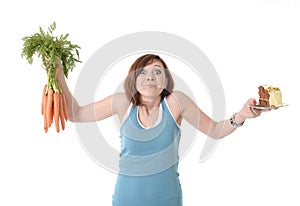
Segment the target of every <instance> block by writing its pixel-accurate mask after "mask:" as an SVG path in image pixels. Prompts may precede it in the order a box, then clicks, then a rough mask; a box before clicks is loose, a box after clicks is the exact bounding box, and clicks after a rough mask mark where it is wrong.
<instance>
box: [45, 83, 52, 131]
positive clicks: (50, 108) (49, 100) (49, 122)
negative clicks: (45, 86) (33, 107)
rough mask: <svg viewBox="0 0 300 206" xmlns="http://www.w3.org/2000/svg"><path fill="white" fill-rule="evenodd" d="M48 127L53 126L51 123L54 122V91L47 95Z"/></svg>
mask: <svg viewBox="0 0 300 206" xmlns="http://www.w3.org/2000/svg"><path fill="white" fill-rule="evenodd" d="M46 115H47V117H46V119H47V126H48V128H49V127H50V126H51V123H52V121H53V89H49V90H48V95H47V113H46Z"/></svg>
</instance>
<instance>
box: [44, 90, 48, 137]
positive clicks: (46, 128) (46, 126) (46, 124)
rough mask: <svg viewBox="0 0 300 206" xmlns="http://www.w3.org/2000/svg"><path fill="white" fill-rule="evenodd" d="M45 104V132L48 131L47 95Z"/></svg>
mask: <svg viewBox="0 0 300 206" xmlns="http://www.w3.org/2000/svg"><path fill="white" fill-rule="evenodd" d="M45 96H46V97H45V100H44V101H45V102H44V103H45V104H44V108H43V114H44V130H45V132H48V122H47V99H48V98H47V95H45Z"/></svg>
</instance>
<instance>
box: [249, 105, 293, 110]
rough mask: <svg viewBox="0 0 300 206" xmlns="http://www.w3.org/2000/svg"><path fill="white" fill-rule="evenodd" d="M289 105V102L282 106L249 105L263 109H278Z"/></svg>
mask: <svg viewBox="0 0 300 206" xmlns="http://www.w3.org/2000/svg"><path fill="white" fill-rule="evenodd" d="M286 106H288V104H282V105H281V106H278V107H275V106H273V107H263V106H260V105H249V107H252V108H254V109H261V110H271V109H278V108H280V107H286Z"/></svg>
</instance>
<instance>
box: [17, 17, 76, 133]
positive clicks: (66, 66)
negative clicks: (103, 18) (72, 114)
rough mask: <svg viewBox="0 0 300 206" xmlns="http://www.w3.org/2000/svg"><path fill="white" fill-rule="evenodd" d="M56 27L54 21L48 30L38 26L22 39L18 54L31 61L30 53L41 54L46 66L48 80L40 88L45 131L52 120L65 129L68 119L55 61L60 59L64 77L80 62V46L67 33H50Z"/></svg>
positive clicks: (57, 128) (58, 129) (57, 129)
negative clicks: (36, 30)
mask: <svg viewBox="0 0 300 206" xmlns="http://www.w3.org/2000/svg"><path fill="white" fill-rule="evenodd" d="M55 28H56V23H55V22H54V23H53V24H52V25H50V27H48V31H47V32H45V31H44V30H43V29H42V28H41V27H40V30H39V33H35V34H34V35H32V36H26V37H24V38H23V39H22V40H23V41H24V45H23V49H22V53H21V56H22V57H26V59H27V61H28V62H29V63H30V64H32V62H33V55H34V54H37V55H38V57H42V61H43V64H44V66H45V68H47V84H46V85H45V86H44V88H43V96H42V108H41V110H42V115H44V129H45V132H48V129H49V128H50V126H51V124H52V123H53V122H54V123H55V128H56V131H57V132H59V131H60V125H61V129H62V130H64V129H65V121H67V119H68V116H67V109H66V101H65V96H64V94H63V91H62V89H61V88H60V85H59V84H58V82H57V79H56V72H57V70H56V63H57V62H58V61H61V65H62V68H61V69H63V72H64V75H65V77H66V78H67V77H68V73H69V71H72V69H73V68H74V67H75V62H81V61H80V60H79V52H78V49H79V48H80V47H79V46H78V45H74V44H72V43H71V42H70V41H69V40H68V39H67V38H68V36H69V34H66V35H60V36H59V37H56V36H53V31H54V30H55Z"/></svg>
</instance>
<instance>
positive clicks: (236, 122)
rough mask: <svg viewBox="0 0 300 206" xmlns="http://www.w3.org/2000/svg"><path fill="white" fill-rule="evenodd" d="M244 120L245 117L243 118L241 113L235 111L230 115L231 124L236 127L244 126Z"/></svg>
mask: <svg viewBox="0 0 300 206" xmlns="http://www.w3.org/2000/svg"><path fill="white" fill-rule="evenodd" d="M244 122H245V118H243V117H242V116H241V115H240V114H239V113H235V114H233V115H232V116H231V117H230V124H231V125H232V126H233V127H234V128H238V127H241V126H243V124H244Z"/></svg>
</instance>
